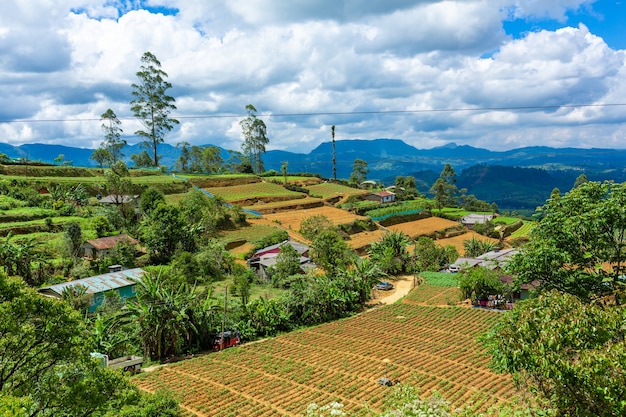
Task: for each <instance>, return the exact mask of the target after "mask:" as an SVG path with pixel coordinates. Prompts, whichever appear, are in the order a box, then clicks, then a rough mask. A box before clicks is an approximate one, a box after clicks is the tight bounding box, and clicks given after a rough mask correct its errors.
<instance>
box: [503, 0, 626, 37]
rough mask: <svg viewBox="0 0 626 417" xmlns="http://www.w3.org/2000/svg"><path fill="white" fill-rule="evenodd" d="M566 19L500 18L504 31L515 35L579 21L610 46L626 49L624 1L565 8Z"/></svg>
mask: <svg viewBox="0 0 626 417" xmlns="http://www.w3.org/2000/svg"><path fill="white" fill-rule="evenodd" d="M564 15H565V16H566V18H567V20H566V21H563V20H562V19H550V18H538V17H532V18H528V17H526V18H518V19H513V20H508V21H504V22H503V26H504V29H505V31H506V33H508V34H510V35H511V36H513V37H515V38H520V37H522V36H523V35H524V34H525V33H527V32H529V31H537V30H541V29H545V30H556V29H558V28H560V27H563V25H564V23H565V24H567V25H569V26H578V25H579V24H580V23H582V24H584V25H585V26H587V27H588V28H589V31H590V32H591V33H594V34H595V35H597V36H599V37H601V38H602V39H603V40H604V42H606V43H607V45H608V46H609V47H611V48H613V49H626V2H624V1H621V0H620V1H608V0H605V1H597V2H594V3H592V4H590V5H588V6H583V7H580V8H578V9H574V10H572V9H570V10H567V11H566V12H565V13H564Z"/></svg>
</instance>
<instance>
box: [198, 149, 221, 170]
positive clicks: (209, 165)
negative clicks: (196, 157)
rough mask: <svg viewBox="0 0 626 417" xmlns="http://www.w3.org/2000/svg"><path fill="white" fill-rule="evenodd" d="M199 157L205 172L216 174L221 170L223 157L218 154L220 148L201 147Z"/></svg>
mask: <svg viewBox="0 0 626 417" xmlns="http://www.w3.org/2000/svg"><path fill="white" fill-rule="evenodd" d="M200 157H201V161H202V167H203V168H204V171H205V172H207V173H209V174H216V173H218V172H220V171H221V169H222V165H223V164H224V158H222V155H220V148H218V147H217V146H207V147H206V148H204V149H202V153H201V155H200Z"/></svg>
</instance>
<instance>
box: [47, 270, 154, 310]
mask: <svg viewBox="0 0 626 417" xmlns="http://www.w3.org/2000/svg"><path fill="white" fill-rule="evenodd" d="M145 272H146V271H144V270H143V269H141V268H133V269H125V270H118V271H114V272H109V273H107V274H102V275H96V276H93V277H89V278H83V279H77V280H74V281H68V282H62V283H60V284H55V285H50V286H47V287H42V288H39V290H38V291H39V293H40V294H42V295H45V296H47V297H53V298H58V299H61V298H62V297H63V292H64V291H65V290H66V289H71V288H72V287H83V288H84V289H85V293H86V294H88V295H90V299H89V309H88V311H89V312H90V313H93V312H94V311H96V309H97V308H98V307H99V306H100V305H101V304H102V302H103V301H104V294H105V293H106V292H109V291H115V292H116V293H117V294H118V295H119V296H120V298H121V299H122V300H127V299H129V298H134V297H135V294H136V285H137V282H139V281H141V277H142V275H143V274H144V273H145Z"/></svg>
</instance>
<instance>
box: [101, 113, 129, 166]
mask: <svg viewBox="0 0 626 417" xmlns="http://www.w3.org/2000/svg"><path fill="white" fill-rule="evenodd" d="M100 120H102V121H103V123H102V130H103V131H104V143H103V144H102V145H103V148H104V149H106V150H107V151H109V157H110V160H109V163H110V164H111V165H113V164H115V163H116V162H117V161H119V160H121V159H122V157H123V156H124V154H123V153H122V149H124V146H126V141H125V140H124V139H121V134H122V132H123V130H122V128H121V127H120V126H121V124H122V122H120V119H118V118H117V115H116V114H115V112H114V111H113V110H111V109H107V111H105V112H104V113H102V115H101V116H100Z"/></svg>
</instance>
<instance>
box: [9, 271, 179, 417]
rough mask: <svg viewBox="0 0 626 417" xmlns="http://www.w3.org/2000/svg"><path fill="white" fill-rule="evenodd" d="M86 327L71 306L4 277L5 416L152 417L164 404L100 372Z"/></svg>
mask: <svg viewBox="0 0 626 417" xmlns="http://www.w3.org/2000/svg"><path fill="white" fill-rule="evenodd" d="M93 348H94V344H93V340H92V338H91V337H90V335H89V333H88V331H87V328H86V326H85V323H84V322H83V319H82V317H81V316H80V314H79V313H78V312H76V311H75V310H74V309H73V308H72V307H71V306H70V305H69V304H67V303H65V302H63V301H58V300H54V299H50V298H46V297H42V296H40V295H39V294H37V293H36V292H35V291H34V290H33V289H31V288H28V287H26V285H25V284H24V283H23V282H22V281H21V280H20V279H19V278H8V277H7V276H6V275H5V274H4V273H3V272H0V415H11V416H19V417H26V416H29V417H35V416H55V417H57V416H58V417H75V416H85V417H88V416H111V417H112V416H116V415H127V416H131V415H132V416H137V417H140V416H147V415H148V414H147V410H148V409H149V408H152V407H154V406H155V405H156V403H159V402H160V403H161V404H160V405H159V407H162V412H163V414H161V415H167V416H176V415H178V407H177V405H176V403H175V402H172V401H171V400H169V399H164V398H163V397H158V398H157V397H151V396H143V395H141V394H139V392H138V391H137V388H135V387H134V386H132V385H130V384H129V383H128V381H127V380H126V379H125V377H124V376H123V375H122V374H121V373H119V372H116V371H112V370H110V369H108V368H100V367H99V366H98V363H97V362H96V361H94V360H92V359H91V356H90V352H92V350H93Z"/></svg>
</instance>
